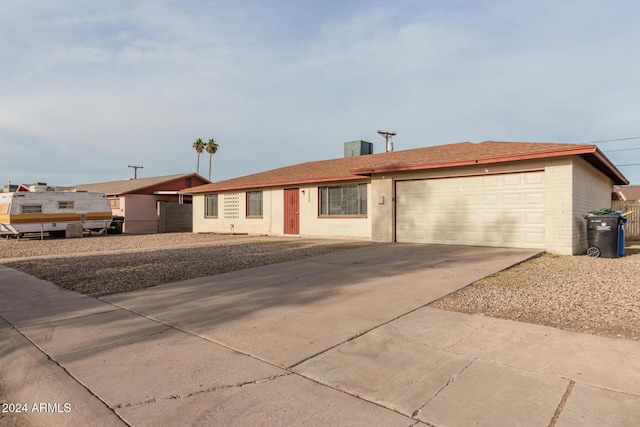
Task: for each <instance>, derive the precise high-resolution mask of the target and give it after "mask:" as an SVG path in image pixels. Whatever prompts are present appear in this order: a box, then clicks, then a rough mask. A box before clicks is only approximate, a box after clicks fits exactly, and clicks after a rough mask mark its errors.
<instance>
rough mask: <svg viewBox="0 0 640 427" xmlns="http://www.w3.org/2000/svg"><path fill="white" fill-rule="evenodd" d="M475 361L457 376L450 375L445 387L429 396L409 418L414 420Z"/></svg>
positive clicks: (469, 364) (470, 363)
mask: <svg viewBox="0 0 640 427" xmlns="http://www.w3.org/2000/svg"><path fill="white" fill-rule="evenodd" d="M476 360H478V359H477V358H474V359H473V360H472V361H471V362H469V363H468V364H467V365H466V366H465V367H463V368H462V369H461V370H460V372H458V373H457V374H454V375H451V376H450V377H449V380H448V381H447V382H446V384H445V385H443V386H442V387H441V388H440V390H438V391H437V392H436V394H434V395H433V396H431V397H430V398H429V400H427V401H426V402H425V404H424V405H422V406H421V407H419V408H418V409H416V410H415V411H414V412H413V414H411V417H412V418H415V417H417V416H418V415H420V413H421V412H422V410H423V409H424V408H425V407H426V406H427V405H429V403H431V401H432V400H433V399H435V398H436V397H438V396H439V395H440V393H442V392H443V391H444V389H445V388H447V387H448V386H449V384H452V383H453V382H455V381H456V380H457V379H458V377H459V376H460V375H461V374H462V373H463V372H464V371H466V370H467V368H469V366H471V365H472V364H473V362H475V361H476Z"/></svg>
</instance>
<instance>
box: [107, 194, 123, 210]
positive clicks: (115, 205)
mask: <svg viewBox="0 0 640 427" xmlns="http://www.w3.org/2000/svg"><path fill="white" fill-rule="evenodd" d="M109 206H111V209H120V199H119V198H117V197H116V198H113V199H109Z"/></svg>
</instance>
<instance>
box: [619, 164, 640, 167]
mask: <svg viewBox="0 0 640 427" xmlns="http://www.w3.org/2000/svg"><path fill="white" fill-rule="evenodd" d="M616 166H618V167H620V166H640V163H627V164H626V165H616Z"/></svg>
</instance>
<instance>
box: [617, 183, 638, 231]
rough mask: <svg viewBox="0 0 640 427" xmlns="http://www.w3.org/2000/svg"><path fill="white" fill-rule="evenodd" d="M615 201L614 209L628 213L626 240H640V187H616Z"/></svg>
mask: <svg viewBox="0 0 640 427" xmlns="http://www.w3.org/2000/svg"><path fill="white" fill-rule="evenodd" d="M613 199H614V201H613V203H612V208H613V209H615V210H620V211H623V212H624V213H628V214H627V215H626V216H625V217H626V218H627V222H626V224H625V239H626V240H640V185H624V186H619V185H616V186H615V187H614V193H613Z"/></svg>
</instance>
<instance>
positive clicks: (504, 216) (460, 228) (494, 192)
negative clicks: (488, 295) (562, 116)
mask: <svg viewBox="0 0 640 427" xmlns="http://www.w3.org/2000/svg"><path fill="white" fill-rule="evenodd" d="M543 176H544V174H543V172H527V173H514V174H504V175H486V176H474V177H461V178H446V179H425V180H415V181H397V182H396V240H397V241H398V242H414V243H441V244H454V245H478V246H505V247H517V248H541V249H543V248H544V181H543Z"/></svg>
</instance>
